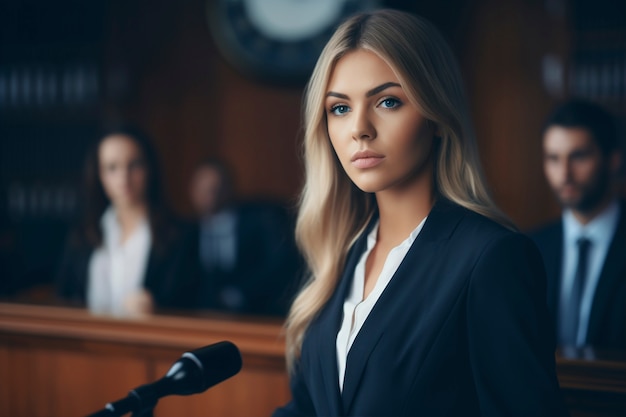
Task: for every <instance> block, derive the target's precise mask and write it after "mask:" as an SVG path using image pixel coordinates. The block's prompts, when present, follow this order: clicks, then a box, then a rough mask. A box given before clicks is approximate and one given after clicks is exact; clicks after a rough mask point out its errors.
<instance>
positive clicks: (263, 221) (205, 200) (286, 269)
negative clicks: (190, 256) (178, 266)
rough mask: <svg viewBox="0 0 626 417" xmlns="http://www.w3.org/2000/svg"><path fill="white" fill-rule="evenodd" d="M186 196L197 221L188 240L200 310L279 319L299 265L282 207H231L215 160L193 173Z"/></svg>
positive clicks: (227, 177)
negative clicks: (195, 260)
mask: <svg viewBox="0 0 626 417" xmlns="http://www.w3.org/2000/svg"><path fill="white" fill-rule="evenodd" d="M190 197H191V201H192V204H193V207H194V210H195V213H196V216H197V222H196V224H195V225H194V227H193V228H192V231H191V233H190V239H191V240H192V241H193V246H194V249H193V250H194V251H195V252H196V253H197V255H198V264H197V265H198V267H199V275H200V276H201V280H202V282H203V286H202V288H203V289H202V290H201V291H200V292H199V297H200V299H199V301H198V305H199V306H200V307H201V308H204V309H214V310H221V311H229V312H238V313H246V314H261V315H279V316H282V315H285V314H286V312H287V309H288V305H289V303H290V301H291V294H293V293H294V292H295V290H296V285H297V276H298V272H299V267H300V265H301V262H300V257H299V253H298V251H297V249H296V247H295V243H294V240H293V222H292V218H291V216H290V214H289V212H288V210H287V209H286V208H285V207H282V206H281V205H279V204H275V203H270V202H261V201H256V202H246V203H244V202H240V201H239V202H236V201H235V197H234V187H233V177H232V175H231V172H230V170H229V168H228V167H227V166H226V165H225V164H224V163H223V162H222V161H219V160H216V159H209V160H205V161H203V162H202V163H201V164H200V165H199V166H198V167H197V168H196V170H195V172H194V174H193V177H192V180H191V186H190Z"/></svg>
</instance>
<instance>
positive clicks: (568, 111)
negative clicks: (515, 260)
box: [531, 100, 626, 349]
mask: <svg viewBox="0 0 626 417" xmlns="http://www.w3.org/2000/svg"><path fill="white" fill-rule="evenodd" d="M543 154H544V172H545V175H546V178H547V180H548V183H549V185H550V187H551V188H552V190H553V191H554V194H555V196H556V198H557V199H558V200H559V202H560V203H561V205H562V207H563V213H562V216H561V219H559V220H557V221H555V222H553V223H551V224H549V225H546V226H545V227H543V228H542V229H540V230H537V231H535V232H533V233H531V236H532V237H533V238H534V240H535V242H536V243H537V245H538V246H539V249H540V250H541V252H542V254H543V257H544V261H545V264H546V270H547V273H548V304H549V307H550V311H551V313H552V315H553V317H554V320H555V327H556V330H557V337H558V342H559V344H560V345H561V346H574V347H581V346H592V347H595V348H611V349H626V205H625V203H624V201H622V200H620V199H619V197H618V193H617V187H616V185H617V184H616V178H617V175H618V173H619V169H620V165H621V156H622V154H621V151H620V147H619V140H618V134H617V127H616V123H615V121H614V120H613V118H612V116H611V115H610V114H609V113H608V112H607V111H606V110H604V109H603V108H601V107H600V106H598V105H596V104H593V103H590V102H586V101H581V100H572V101H569V102H566V103H565V104H563V105H561V106H559V107H558V108H557V109H556V110H555V111H554V112H553V114H552V115H551V116H550V117H549V118H548V120H547V122H546V124H545V127H544V130H543Z"/></svg>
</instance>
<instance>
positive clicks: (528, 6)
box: [0, 0, 626, 293]
mask: <svg viewBox="0 0 626 417" xmlns="http://www.w3.org/2000/svg"><path fill="white" fill-rule="evenodd" d="M210 1H211V0H209V1H208V2H207V1H206V0H178V1H173V0H172V1H160V2H155V1H148V0H127V1H123V0H112V1H105V0H91V1H88V2H86V1H78V0H58V1H55V2H44V1H41V0H21V1H18V0H2V1H1V3H0V268H2V269H1V270H0V293H1V292H11V291H13V290H14V289H15V288H16V287H17V286H21V285H24V284H26V283H36V282H40V281H46V280H49V279H50V276H51V271H53V270H54V266H55V262H56V260H57V259H58V254H59V250H60V248H61V246H62V242H63V239H64V233H65V230H66V228H67V225H68V224H69V223H70V222H71V221H72V220H73V219H74V218H75V216H76V206H77V199H78V198H79V197H78V193H77V189H78V186H79V182H80V175H81V168H82V160H83V156H84V153H85V151H86V148H87V144H88V142H89V140H90V139H93V135H94V132H95V131H96V129H97V128H98V126H99V125H100V124H101V123H103V122H110V121H127V122H132V123H136V124H138V125H140V126H142V127H143V128H144V129H145V130H147V131H148V132H149V133H150V134H151V135H152V136H153V137H154V139H155V142H156V146H157V149H158V151H159V154H160V157H161V163H162V168H163V174H164V175H163V176H164V178H165V187H166V194H167V196H168V199H169V201H170V203H171V205H172V206H173V208H174V209H175V211H176V212H177V213H178V214H180V215H181V216H186V215H188V214H189V212H190V205H189V201H188V198H187V183H188V181H189V178H190V174H191V172H192V169H193V167H194V165H195V164H196V163H197V162H198V161H200V160H201V159H203V158H205V157H207V156H217V157H221V158H223V159H225V160H226V161H227V162H229V163H230V164H231V165H232V166H233V167H234V169H235V171H236V174H237V186H238V191H239V194H240V195H241V196H242V197H246V198H255V197H264V198H268V197H269V198H275V199H280V200H283V201H286V202H293V201H294V199H295V197H296V196H297V193H298V190H299V187H300V184H301V182H302V168H301V161H300V159H299V139H300V124H301V120H300V103H301V99H302V85H301V84H296V85H294V84H290V85H287V86H281V85H277V84H276V83H266V82H263V81H260V80H258V79H255V78H251V77H249V76H247V75H244V73H243V72H241V71H239V70H237V69H235V68H234V67H233V66H232V65H231V64H230V63H229V62H228V61H227V60H226V59H225V58H224V56H223V55H222V54H221V53H220V51H219V50H218V48H217V46H216V43H215V39H214V38H213V36H212V34H211V30H210V27H209V24H208V20H207V7H208V5H209V4H210ZM385 4H386V5H387V6H389V7H396V8H402V9H406V10H410V11H413V12H416V13H418V14H421V15H423V16H424V17H426V18H428V19H430V20H431V21H433V22H434V23H435V24H436V25H437V26H438V27H440V29H441V30H442V32H443V33H444V35H445V36H446V37H447V38H448V40H449V41H450V43H451V45H452V47H453V49H454V51H455V52H456V53H457V55H458V57H459V60H460V63H461V67H462V69H463V73H464V76H465V81H466V85H467V91H468V95H469V99H470V103H471V107H472V111H473V114H472V116H473V120H474V123H475V127H476V131H477V137H478V142H479V147H480V152H481V157H482V161H483V165H484V168H485V172H486V175H487V178H488V180H489V183H490V185H491V186H492V189H493V194H494V197H495V199H496V201H497V203H498V204H500V206H501V207H502V208H503V209H504V210H505V211H506V212H507V213H508V214H509V215H510V216H511V217H512V218H513V220H514V221H516V222H517V223H518V225H519V226H520V227H521V228H523V229H526V228H530V227H534V226H536V225H538V224H539V223H541V222H543V221H545V220H547V219H549V218H551V217H553V216H556V215H558V207H557V205H556V202H555V201H554V200H553V198H552V196H551V194H550V193H549V190H548V189H547V186H546V185H545V181H544V179H543V174H542V171H541V148H540V129H541V123H542V121H543V119H544V118H545V116H546V114H547V113H548V112H549V111H550V109H551V108H552V107H553V106H554V105H555V104H556V103H557V102H558V101H560V100H561V99H564V98H566V97H571V96H583V97H587V98H590V99H593V100H595V101H598V102H600V103H601V104H604V105H606V106H607V107H608V108H609V109H611V110H612V111H613V112H614V113H615V114H616V115H617V116H618V117H619V118H620V122H621V123H622V125H624V120H626V21H625V20H626V2H624V1H621V0H596V1H588V0H569V1H568V0H505V1H501V0H478V1H469V0H441V1H432V2H425V1H415V2H407V1H387V2H385Z"/></svg>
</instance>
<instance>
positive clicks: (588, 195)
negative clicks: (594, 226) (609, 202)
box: [572, 169, 611, 213]
mask: <svg viewBox="0 0 626 417" xmlns="http://www.w3.org/2000/svg"><path fill="white" fill-rule="evenodd" d="M610 183H611V173H610V171H609V170H608V169H603V170H601V171H600V172H599V173H598V177H597V178H596V181H595V182H594V183H593V184H592V185H591V186H590V187H589V188H588V189H587V190H586V192H585V193H583V195H582V197H581V198H580V201H578V203H577V204H574V207H572V208H573V209H574V210H577V211H579V212H581V213H591V212H593V211H595V209H596V208H597V207H598V205H600V204H601V203H602V202H603V201H604V200H605V199H606V196H607V195H608V193H609V189H610Z"/></svg>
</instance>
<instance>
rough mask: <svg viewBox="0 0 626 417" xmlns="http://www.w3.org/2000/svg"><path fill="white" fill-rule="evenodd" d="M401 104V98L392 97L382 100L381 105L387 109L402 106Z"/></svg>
mask: <svg viewBox="0 0 626 417" xmlns="http://www.w3.org/2000/svg"><path fill="white" fill-rule="evenodd" d="M401 104H402V103H401V102H400V100H398V99H395V98H391V97H390V98H386V99H384V100H383V101H381V102H380V106H382V107H383V108H385V109H395V108H396V107H400V105H401Z"/></svg>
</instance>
